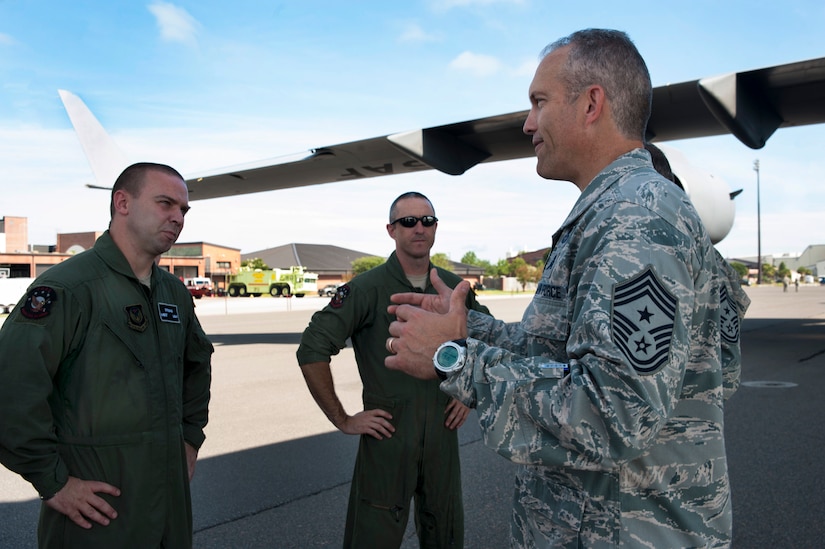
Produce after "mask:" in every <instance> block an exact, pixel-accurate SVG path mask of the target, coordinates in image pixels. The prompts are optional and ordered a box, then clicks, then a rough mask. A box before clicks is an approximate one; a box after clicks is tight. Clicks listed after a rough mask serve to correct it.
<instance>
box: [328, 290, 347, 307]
mask: <svg viewBox="0 0 825 549" xmlns="http://www.w3.org/2000/svg"><path fill="white" fill-rule="evenodd" d="M349 291H350V290H349V284H344V285H343V286H338V289H337V290H335V295H334V296H332V299H330V300H329V306H330V307H332V308H333V309H337V308H339V307H341V306H342V305H343V304H344V300H345V299H346V298H348V297H349Z"/></svg>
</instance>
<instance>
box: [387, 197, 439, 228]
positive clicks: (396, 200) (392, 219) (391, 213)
mask: <svg viewBox="0 0 825 549" xmlns="http://www.w3.org/2000/svg"><path fill="white" fill-rule="evenodd" d="M407 198H423V199H424V200H426V201H427V202H429V203H430V208H432V210H433V215H435V208H434V207H433V203H432V202H430V199H429V198H427V197H426V196H424V195H423V194H421V193H419V192H416V191H409V192H406V193H404V194H402V195H401V196H399V197H398V198H396V199H395V200H393V201H392V205H390V223H392V222H393V221H394V220H395V207H396V206H398V203H399V202H401V201H402V200H405V199H407Z"/></svg>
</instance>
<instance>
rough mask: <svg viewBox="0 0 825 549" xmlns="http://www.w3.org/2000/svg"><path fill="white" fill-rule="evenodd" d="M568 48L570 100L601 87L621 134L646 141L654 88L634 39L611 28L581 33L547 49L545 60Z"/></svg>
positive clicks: (566, 69)
mask: <svg viewBox="0 0 825 549" xmlns="http://www.w3.org/2000/svg"><path fill="white" fill-rule="evenodd" d="M565 46H570V54H569V55H568V57H567V63H566V64H565V66H564V69H563V74H562V78H563V79H564V83H565V87H566V88H567V91H568V93H569V96H568V100H569V101H570V102H572V101H573V100H575V99H576V97H578V95H579V94H580V93H581V92H582V90H584V89H585V88H586V87H587V86H590V85H593V84H598V85H600V86H601V87H602V88H604V90H605V93H606V94H607V99H608V100H609V101H610V107H611V111H612V112H613V119H614V121H615V123H616V127H618V128H619V131H621V132H622V133H623V134H624V135H625V137H628V138H630V139H639V140H644V137H645V132H646V130H647V122H648V120H649V119H650V110H651V105H652V102H653V89H652V85H651V83H650V73H649V72H648V70H647V65H646V64H645V61H644V59H643V58H642V56H641V54H640V53H639V50H637V49H636V46H635V45H634V44H633V42H632V41H631V40H630V37H629V36H628V35H627V34H626V33H624V32H621V31H617V30H610V29H585V30H580V31H577V32H574V33H573V34H571V35H570V36H567V37H565V38H561V39H559V40H556V41H555V42H553V43H552V44H550V45H549V46H547V47H546V48H544V50H542V52H541V58H542V59H543V58H544V57H545V56H547V55H548V54H550V53H552V52H554V51H555V50H557V49H559V48H563V47H565Z"/></svg>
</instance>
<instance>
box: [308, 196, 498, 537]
mask: <svg viewBox="0 0 825 549" xmlns="http://www.w3.org/2000/svg"><path fill="white" fill-rule="evenodd" d="M389 221H390V222H389V224H387V232H388V233H389V235H390V237H391V238H392V239H393V240H395V252H393V253H392V255H390V257H389V259H388V260H387V261H386V263H384V264H382V265H380V266H378V267H375V268H374V269H371V270H370V271H368V272H366V273H363V274H360V275H358V276H357V277H355V278H354V279H353V280H352V281H351V282H350V283H348V284H346V285H344V286H341V287H340V288H338V291H337V293H336V295H335V296H334V297H333V298H332V300H331V301H330V303H329V305H327V306H326V307H325V308H324V309H323V310H321V311H319V312H317V313H315V314H314V315H313V317H312V320H311V321H310V324H309V326H308V327H307V328H306V330H305V331H304V334H303V336H302V338H301V345H300V347H299V348H298V352H297V357H298V364H300V366H301V370H302V372H303V374H304V378H305V379H306V382H307V386H308V387H309V390H310V392H311V393H312V396H313V397H314V398H315V401H316V402H317V403H318V406H319V407H320V408H321V410H323V412H324V413H325V414H326V416H327V417H328V418H329V420H330V421H331V422H332V423H333V425H335V426H336V427H337V428H338V429H340V430H341V431H342V432H344V433H347V434H353V435H354V434H357V435H361V440H360V445H359V449H358V456H357V458H356V462H355V472H354V473H353V478H352V487H351V491H350V500H349V509H348V513H347V524H346V532H345V535H344V547H347V548H350V547H376V548H382V549H387V548H393V547H399V546H400V545H401V541H402V539H403V536H404V530H405V529H406V526H407V519H408V517H409V505H410V500H411V499H413V498H414V499H415V509H416V512H415V522H416V530H417V532H418V537H419V540H420V542H421V547H439V548H443V547H457V548H458V547H463V546H464V511H463V504H462V496H461V470H460V467H459V457H458V436H457V433H456V429H458V427H460V426H461V425H462V424H463V423H464V421H465V419H466V418H467V413H468V408H467V407H466V406H464V405H463V404H461V403H459V402H458V401H456V400H454V399H451V398H449V397H447V396H446V395H445V394H444V393H442V392H441V391H440V390H439V388H438V382H437V381H432V380H429V381H422V380H418V379H413V378H411V377H408V376H407V375H405V374H402V373H400V372H393V371H390V370H387V369H386V368H384V359H385V358H386V357H387V356H388V354H389V353H390V352H391V351H392V349H387V348H386V344H387V342H388V340H387V336H389V332H388V328H389V325H390V322H392V320H393V317H392V316H391V315H390V314H389V313H388V312H387V306H389V305H390V296H391V295H392V294H394V293H397V292H410V291H415V292H425V293H435V289H434V288H433V286H432V284H431V283H430V280H429V277H428V273H429V271H430V269H431V268H432V267H433V265H432V264H431V263H430V249H431V248H432V246H433V242H434V241H435V231H436V228H437V226H438V223H437V222H438V219H437V218H436V217H435V211H434V209H433V205H432V203H431V202H430V201H429V199H428V198H427V197H426V196H424V195H422V194H420V193H417V192H409V193H405V194H402V195H401V196H399V197H398V198H396V199H395V201H394V202H393V203H392V206H391V207H390V218H389ZM437 270H438V272H439V275H440V276H441V277H442V280H444V282H445V283H446V284H448V285H449V286H450V287H455V286H456V285H457V284H458V283H459V282H461V278H460V277H458V276H456V275H455V274H453V273H451V272H449V271H446V270H444V269H437ZM466 305H467V307H469V308H471V309H475V310H478V311H481V312H484V313H487V314H489V311H488V310H487V308H486V307H484V306H482V305H479V304H478V303H477V302H476V300H475V295H474V294H473V293H472V292H470V294H469V295H468V297H467V300H466ZM347 338H352V345H353V348H354V350H355V358H356V361H357V363H358V370H359V373H360V375H361V380H362V382H363V385H364V391H363V402H364V410H363V411H362V412H358V413H356V414H354V415H349V414H347V412H346V411H345V410H344V407H343V405H342V404H341V401H340V400H339V399H338V396H337V395H336V393H335V387H334V384H333V380H332V374H331V371H330V357H331V356H332V355H335V354H338V352H339V351H340V350H341V349H343V348H344V347H345V346H346V340H347Z"/></svg>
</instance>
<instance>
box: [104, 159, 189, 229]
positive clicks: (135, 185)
mask: <svg viewBox="0 0 825 549" xmlns="http://www.w3.org/2000/svg"><path fill="white" fill-rule="evenodd" d="M152 171H155V172H161V173H164V174H166V175H171V176H173V177H177V178H179V179H180V180H181V181H183V176H182V175H181V174H180V173H178V171H177V170H176V169H175V168H173V167H171V166H167V165H166V164H156V163H154V162H138V163H136V164H132V165H131V166H129V167H128V168H126V169H125V170H123V171H122V172H121V174H120V175H119V176H118V177H117V179H116V180H115V184H114V186H113V187H112V198H111V200H110V202H109V215H110V216H111V217H112V218H114V217H115V193H116V192H117V191H119V190H124V191H126V192H127V193H129V194H130V195H132V196H134V197H138V196H140V191H141V189H142V188H143V183H144V182H145V181H146V174H147V173H149V172H152Z"/></svg>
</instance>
